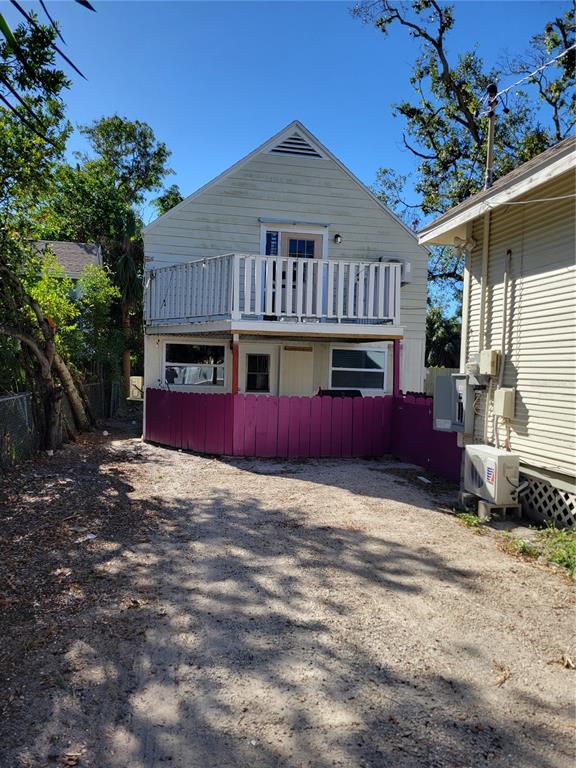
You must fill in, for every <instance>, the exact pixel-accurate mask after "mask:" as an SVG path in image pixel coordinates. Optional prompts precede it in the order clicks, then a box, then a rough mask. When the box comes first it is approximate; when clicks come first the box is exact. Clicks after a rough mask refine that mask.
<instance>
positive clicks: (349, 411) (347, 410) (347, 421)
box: [342, 397, 360, 457]
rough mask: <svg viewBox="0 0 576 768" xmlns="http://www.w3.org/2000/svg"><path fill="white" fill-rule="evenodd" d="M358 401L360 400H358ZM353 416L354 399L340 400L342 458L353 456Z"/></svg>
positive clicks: (345, 398) (344, 398)
mask: <svg viewBox="0 0 576 768" xmlns="http://www.w3.org/2000/svg"><path fill="white" fill-rule="evenodd" d="M358 399H360V398H358ZM353 415H354V399H352V398H351V397H343V398H342V456H348V457H349V456H353V455H354V453H353V451H352V419H353Z"/></svg>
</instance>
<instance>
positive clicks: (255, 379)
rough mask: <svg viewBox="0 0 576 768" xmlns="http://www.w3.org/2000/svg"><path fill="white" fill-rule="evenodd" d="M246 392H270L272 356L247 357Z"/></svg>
mask: <svg viewBox="0 0 576 768" xmlns="http://www.w3.org/2000/svg"><path fill="white" fill-rule="evenodd" d="M246 392H270V355H246Z"/></svg>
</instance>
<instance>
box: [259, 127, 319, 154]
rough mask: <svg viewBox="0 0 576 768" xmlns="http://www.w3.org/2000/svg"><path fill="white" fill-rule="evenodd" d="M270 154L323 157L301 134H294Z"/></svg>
mask: <svg viewBox="0 0 576 768" xmlns="http://www.w3.org/2000/svg"><path fill="white" fill-rule="evenodd" d="M270 152H274V153H275V154H277V155H305V156H306V157H322V155H321V154H320V152H318V150H316V149H314V147H313V146H312V144H310V143H309V142H308V141H306V139H304V138H303V137H302V136H301V135H300V134H299V133H297V132H296V133H293V134H292V135H291V136H288V138H286V139H284V141H281V142H280V144H277V145H276V146H275V147H274V149H271V150H270Z"/></svg>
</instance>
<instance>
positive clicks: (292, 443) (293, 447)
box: [288, 397, 300, 459]
mask: <svg viewBox="0 0 576 768" xmlns="http://www.w3.org/2000/svg"><path fill="white" fill-rule="evenodd" d="M288 401H289V407H290V420H289V428H288V456H289V458H291V459H297V458H298V457H299V456H300V398H299V397H289V398H288Z"/></svg>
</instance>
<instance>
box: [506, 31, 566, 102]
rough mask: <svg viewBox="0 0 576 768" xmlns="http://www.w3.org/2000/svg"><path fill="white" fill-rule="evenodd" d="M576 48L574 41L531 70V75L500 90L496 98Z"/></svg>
mask: <svg viewBox="0 0 576 768" xmlns="http://www.w3.org/2000/svg"><path fill="white" fill-rule="evenodd" d="M575 48H576V43H573V44H572V45H571V46H570V47H569V48H566V49H565V50H563V51H562V53H559V54H558V56H555V57H554V58H553V59H550V61H547V62H546V63H545V64H542V65H541V66H540V67H538V69H535V70H534V72H531V73H530V74H529V75H526V76H525V77H523V78H521V79H520V80H517V81H516V82H515V83H512V85H509V86H508V87H507V88H503V89H502V90H501V91H498V93H497V94H496V98H498V97H499V96H502V94H504V93H507V92H508V91H510V90H511V89H512V88H516V86H517V85H520V84H521V83H524V82H525V81H526V80H530V78H531V77H534V75H537V74H538V72H542V71H543V70H544V69H546V67H549V66H550V65H551V64H554V63H555V62H556V61H558V60H559V59H561V58H562V57H563V56H566V54H567V53H570V51H573V50H574V49H575Z"/></svg>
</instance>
